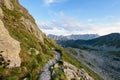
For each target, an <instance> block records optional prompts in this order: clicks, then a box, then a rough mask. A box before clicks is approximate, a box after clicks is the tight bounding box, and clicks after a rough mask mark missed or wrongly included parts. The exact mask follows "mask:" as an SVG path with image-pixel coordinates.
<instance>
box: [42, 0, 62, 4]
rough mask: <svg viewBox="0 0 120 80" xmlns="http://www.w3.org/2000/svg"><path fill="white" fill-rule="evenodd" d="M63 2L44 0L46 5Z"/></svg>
mask: <svg viewBox="0 0 120 80" xmlns="http://www.w3.org/2000/svg"><path fill="white" fill-rule="evenodd" d="M61 1H62V0H44V2H45V4H46V5H50V4H53V3H58V2H61Z"/></svg>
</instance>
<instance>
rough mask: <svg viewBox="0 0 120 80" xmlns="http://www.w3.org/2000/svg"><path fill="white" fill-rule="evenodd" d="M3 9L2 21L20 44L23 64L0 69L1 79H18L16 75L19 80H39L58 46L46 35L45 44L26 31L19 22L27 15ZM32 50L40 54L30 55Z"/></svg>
mask: <svg viewBox="0 0 120 80" xmlns="http://www.w3.org/2000/svg"><path fill="white" fill-rule="evenodd" d="M1 7H2V9H3V12H4V15H5V17H4V18H3V19H2V21H3V22H4V25H5V27H6V29H7V30H8V31H9V34H10V35H11V36H12V37H13V38H14V39H16V40H18V41H19V42H20V47H21V51H20V58H21V62H22V63H21V67H19V68H13V69H4V68H2V67H0V78H1V79H6V80H11V79H13V80H14V79H15V78H16V77H15V76H14V75H16V76H17V77H18V79H20V78H22V77H25V76H27V77H28V78H29V79H30V80H35V79H37V78H38V72H39V70H40V69H41V68H42V67H43V66H44V65H45V63H46V62H47V61H48V60H49V59H51V58H53V56H54V53H53V52H52V51H51V48H52V47H57V45H56V44H55V43H54V42H53V41H52V40H50V39H48V38H47V37H46V36H45V35H44V36H43V37H44V43H43V42H41V41H40V40H39V39H38V38H36V37H35V35H33V34H31V33H30V32H29V31H28V30H26V29H25V27H24V25H22V24H21V22H20V20H19V19H20V18H21V17H22V16H24V17H25V18H28V17H26V15H24V14H22V13H20V12H18V11H17V10H13V11H11V10H8V9H6V8H5V7H3V6H1ZM30 48H34V49H36V50H37V51H39V54H38V55H36V54H35V51H31V53H32V55H30V54H28V51H29V50H30Z"/></svg>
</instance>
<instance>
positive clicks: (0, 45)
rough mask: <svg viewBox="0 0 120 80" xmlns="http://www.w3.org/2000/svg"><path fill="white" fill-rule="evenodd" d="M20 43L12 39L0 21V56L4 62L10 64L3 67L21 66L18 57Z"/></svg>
mask: <svg viewBox="0 0 120 80" xmlns="http://www.w3.org/2000/svg"><path fill="white" fill-rule="evenodd" d="M19 53H20V43H19V42H18V41H16V40H15V39H13V38H12V37H11V36H10V35H9V32H8V31H7V30H6V28H5V26H4V24H3V22H2V21H1V20H0V54H1V55H2V57H3V59H4V62H5V63H7V61H9V62H10V64H8V65H4V67H18V66H20V64H21V60H20V57H19Z"/></svg>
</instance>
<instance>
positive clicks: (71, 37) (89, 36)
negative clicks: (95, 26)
mask: <svg viewBox="0 0 120 80" xmlns="http://www.w3.org/2000/svg"><path fill="white" fill-rule="evenodd" d="M48 37H50V38H52V39H54V40H78V39H82V40H89V39H93V38H97V37H99V35H98V34H73V35H68V36H63V35H60V36H57V35H53V34H49V35H48Z"/></svg>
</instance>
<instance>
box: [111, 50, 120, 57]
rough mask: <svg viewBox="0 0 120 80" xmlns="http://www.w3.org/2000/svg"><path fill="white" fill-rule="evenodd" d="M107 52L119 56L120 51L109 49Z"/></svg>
mask: <svg viewBox="0 0 120 80" xmlns="http://www.w3.org/2000/svg"><path fill="white" fill-rule="evenodd" d="M109 53H110V54H111V55H114V56H117V57H120V51H110V52H109Z"/></svg>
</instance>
